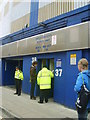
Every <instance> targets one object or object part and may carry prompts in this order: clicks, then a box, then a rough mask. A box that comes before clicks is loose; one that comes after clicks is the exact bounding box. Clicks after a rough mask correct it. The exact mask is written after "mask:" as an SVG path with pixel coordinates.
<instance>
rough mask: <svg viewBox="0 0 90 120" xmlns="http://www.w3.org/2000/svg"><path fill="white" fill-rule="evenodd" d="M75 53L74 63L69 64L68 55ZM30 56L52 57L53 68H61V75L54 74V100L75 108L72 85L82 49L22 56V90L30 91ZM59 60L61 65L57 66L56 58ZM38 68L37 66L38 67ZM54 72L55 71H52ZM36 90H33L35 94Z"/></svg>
mask: <svg viewBox="0 0 90 120" xmlns="http://www.w3.org/2000/svg"><path fill="white" fill-rule="evenodd" d="M71 54H76V65H70V55H71ZM32 57H37V60H39V63H38V64H39V65H38V67H40V64H41V63H40V59H50V58H54V70H56V69H62V76H61V77H60V76H55V75H54V101H56V102H58V103H60V104H63V105H66V106H68V107H70V108H75V100H76V94H75V92H74V85H75V82H76V78H77V74H78V72H79V71H78V68H77V65H78V60H79V59H81V58H82V50H78V51H68V52H59V53H51V54H40V55H34V56H27V57H24V58H23V72H24V81H23V85H22V89H23V92H25V93H28V94H29V93H30V82H29V80H30V66H31V64H32ZM58 59H59V60H61V67H57V66H56V64H57V60H58ZM38 69H39V68H38ZM54 73H55V72H54ZM37 92H38V91H36V92H35V94H36V93H37Z"/></svg>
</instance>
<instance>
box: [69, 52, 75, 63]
mask: <svg viewBox="0 0 90 120" xmlns="http://www.w3.org/2000/svg"><path fill="white" fill-rule="evenodd" d="M70 65H76V54H71V55H70Z"/></svg>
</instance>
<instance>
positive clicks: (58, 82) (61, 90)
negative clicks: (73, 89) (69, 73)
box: [54, 52, 66, 104]
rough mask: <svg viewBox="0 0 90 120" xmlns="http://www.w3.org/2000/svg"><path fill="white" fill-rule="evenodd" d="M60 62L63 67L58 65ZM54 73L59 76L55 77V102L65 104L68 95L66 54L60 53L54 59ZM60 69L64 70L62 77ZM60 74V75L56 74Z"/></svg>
mask: <svg viewBox="0 0 90 120" xmlns="http://www.w3.org/2000/svg"><path fill="white" fill-rule="evenodd" d="M58 61H60V62H61V65H60V66H59V65H57V64H58ZM54 67H55V68H54V73H55V74H58V75H55V76H54V101H56V102H58V103H61V104H65V99H66V98H65V94H66V87H65V86H66V53H65V52H62V53H59V54H58V55H57V56H56V57H55V59H54ZM60 69H62V75H61V76H60V73H59V72H60V71H59V70H60ZM56 72H58V73H56Z"/></svg>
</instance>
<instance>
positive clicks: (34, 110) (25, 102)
mask: <svg viewBox="0 0 90 120" xmlns="http://www.w3.org/2000/svg"><path fill="white" fill-rule="evenodd" d="M0 91H2V92H0V98H2V99H0V106H1V107H3V108H5V109H6V110H7V111H9V112H10V113H11V114H13V115H15V117H19V118H77V112H76V111H75V110H72V109H68V108H66V107H64V106H62V105H60V104H57V103H55V102H53V100H52V99H50V100H49V103H44V104H39V103H38V100H39V98H37V99H36V100H30V99H29V95H27V94H24V93H22V95H21V96H17V95H14V94H13V93H14V92H15V90H14V89H11V88H9V87H0Z"/></svg>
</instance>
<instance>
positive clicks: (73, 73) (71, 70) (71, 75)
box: [64, 50, 82, 108]
mask: <svg viewBox="0 0 90 120" xmlns="http://www.w3.org/2000/svg"><path fill="white" fill-rule="evenodd" d="M66 54H67V55H66V66H65V67H66V74H64V75H65V76H66V80H65V90H66V93H65V94H66V100H65V105H66V106H69V107H71V108H75V101H76V98H77V95H76V92H75V91H74V85H75V83H76V79H77V75H78V73H79V71H78V61H79V60H80V59H81V58H82V50H78V51H67V52H66ZM72 54H76V65H71V64H70V58H71V55H72Z"/></svg>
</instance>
